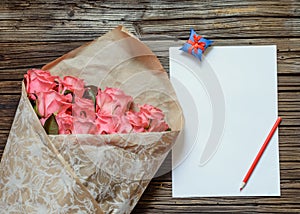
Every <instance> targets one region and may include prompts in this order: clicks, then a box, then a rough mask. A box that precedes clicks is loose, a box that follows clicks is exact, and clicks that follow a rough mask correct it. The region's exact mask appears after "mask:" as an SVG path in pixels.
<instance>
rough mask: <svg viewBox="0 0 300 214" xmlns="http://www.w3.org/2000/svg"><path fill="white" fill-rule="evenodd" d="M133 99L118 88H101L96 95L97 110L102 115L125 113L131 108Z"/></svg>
mask: <svg viewBox="0 0 300 214" xmlns="http://www.w3.org/2000/svg"><path fill="white" fill-rule="evenodd" d="M132 101H133V98H132V97H131V96H128V95H126V94H125V93H124V92H123V91H122V90H120V89H117V88H106V89H105V90H104V91H101V90H99V91H98V94H97V96H96V104H97V105H96V111H97V113H100V114H102V115H118V116H121V115H124V114H125V112H126V111H128V110H129V108H130V105H131V103H132Z"/></svg>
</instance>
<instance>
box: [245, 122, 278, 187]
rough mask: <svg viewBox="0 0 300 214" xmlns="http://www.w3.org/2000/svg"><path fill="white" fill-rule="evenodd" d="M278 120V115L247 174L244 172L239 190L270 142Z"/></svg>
mask: <svg viewBox="0 0 300 214" xmlns="http://www.w3.org/2000/svg"><path fill="white" fill-rule="evenodd" d="M280 121H281V118H280V117H278V118H277V120H276V122H275V124H274V125H273V127H272V129H271V131H270V133H269V135H268V137H267V139H266V140H265V142H264V144H263V145H262V147H261V148H260V150H259V152H258V154H257V155H256V158H255V160H254V161H253V163H252V165H251V167H250V169H249V170H248V172H247V174H246V176H245V178H244V180H243V182H242V185H241V188H240V191H242V189H243V188H244V187H245V186H246V184H247V182H248V180H249V178H250V176H251V174H252V172H253V170H254V169H255V167H256V165H257V163H258V161H259V159H260V158H261V156H262V154H263V153H264V151H265V149H266V148H267V146H268V144H269V142H270V140H271V138H272V136H273V134H274V132H275V131H276V129H277V127H278V126H279V123H280Z"/></svg>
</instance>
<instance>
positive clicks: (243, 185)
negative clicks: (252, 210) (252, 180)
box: [240, 182, 246, 191]
mask: <svg viewBox="0 0 300 214" xmlns="http://www.w3.org/2000/svg"><path fill="white" fill-rule="evenodd" d="M245 186H246V182H243V183H242V185H241V188H240V191H242V190H243V189H244V187H245Z"/></svg>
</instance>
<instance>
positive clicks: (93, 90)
mask: <svg viewBox="0 0 300 214" xmlns="http://www.w3.org/2000/svg"><path fill="white" fill-rule="evenodd" d="M97 93H98V88H97V87H96V86H93V85H90V86H86V88H85V91H84V94H83V96H82V98H86V99H89V100H92V101H93V103H94V104H95V103H96V96H97Z"/></svg>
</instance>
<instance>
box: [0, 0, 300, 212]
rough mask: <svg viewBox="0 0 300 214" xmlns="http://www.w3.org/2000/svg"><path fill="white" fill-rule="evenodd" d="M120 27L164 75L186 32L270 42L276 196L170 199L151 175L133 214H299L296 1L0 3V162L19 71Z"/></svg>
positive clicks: (219, 41) (299, 29)
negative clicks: (276, 120) (276, 119)
mask: <svg viewBox="0 0 300 214" xmlns="http://www.w3.org/2000/svg"><path fill="white" fill-rule="evenodd" d="M120 24H122V25H124V26H125V27H127V28H128V29H129V30H130V31H131V32H133V33H134V34H135V35H136V36H138V37H139V38H140V39H141V40H142V41H143V42H145V43H146V44H147V45H148V46H149V47H150V48H151V49H152V50H153V52H154V53H156V54H157V56H158V57H159V59H160V60H161V62H162V64H163V65H164V67H165V68H166V70H168V48H169V47H170V46H180V45H181V44H182V43H183V42H184V40H186V39H187V36H188V33H189V29H190V27H193V28H194V29H195V30H196V31H198V32H201V34H203V35H206V36H207V37H208V38H210V39H212V40H214V41H215V43H214V45H271V44H276V45H277V54H278V57H277V62H278V97H279V115H280V116H282V118H283V121H282V123H281V126H280V129H279V138H280V175H281V197H243V198H238V197H222V198H220V197H218V198H217V197H216V198H187V199H174V198H172V196H171V188H172V181H171V173H167V174H165V175H163V176H160V177H158V178H155V179H154V180H153V181H152V182H151V183H150V185H149V187H148V188H147V190H146V191H145V193H144V195H143V197H142V198H141V200H140V202H139V203H138V204H137V206H136V207H135V209H134V211H133V213H201V212H202V213H209V212H228V213H232V212H270V213H276V212H277V213H287V212H295V213H300V142H299V137H300V132H299V131H300V129H299V128H300V56H299V53H300V1H299V0H294V1H293V0H282V1H258V0H257V1H255V0H251V1H250V0H246V1H240V0H217V1H210V0H205V1H178V2H177V1H174V0H173V1H147V0H146V1H140V2H138V1H130V0H127V1H123V2H122V3H120V2H117V1H95V2H94V1H90V0H72V1H71V0H67V1H61V0H52V1H45V0H36V1H34V0H1V1H0V117H1V119H0V157H1V156H2V153H3V150H4V147H5V144H6V140H7V137H8V133H9V130H10V126H11V124H12V121H13V117H14V113H15V110H16V107H17V104H18V100H19V97H20V84H21V80H22V77H23V74H24V73H25V72H26V71H27V69H29V68H33V67H34V68H40V67H41V66H43V65H44V64H46V63H47V62H49V61H51V60H54V59H56V58H57V57H59V56H61V55H62V54H64V53H66V52H68V51H70V50H72V49H74V48H76V47H78V46H80V45H81V44H82V43H84V42H87V41H90V40H93V39H95V38H97V37H98V36H100V35H102V34H104V33H105V32H107V31H109V30H111V29H112V28H114V27H116V26H117V25H120Z"/></svg>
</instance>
